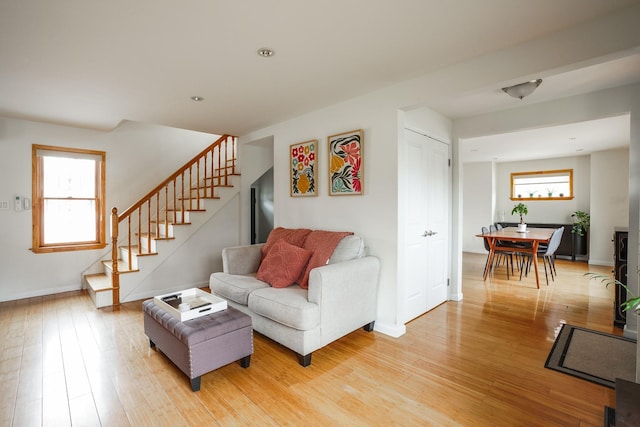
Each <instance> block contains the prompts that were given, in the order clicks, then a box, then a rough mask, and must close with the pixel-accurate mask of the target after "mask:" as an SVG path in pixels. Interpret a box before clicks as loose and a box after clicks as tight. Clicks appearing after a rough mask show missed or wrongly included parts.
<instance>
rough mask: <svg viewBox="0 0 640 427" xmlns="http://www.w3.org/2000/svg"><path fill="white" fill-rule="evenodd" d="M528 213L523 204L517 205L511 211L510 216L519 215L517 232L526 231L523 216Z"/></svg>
mask: <svg viewBox="0 0 640 427" xmlns="http://www.w3.org/2000/svg"><path fill="white" fill-rule="evenodd" d="M528 213H529V209H528V208H527V205H525V204H524V203H518V204H517V205H515V206H514V207H513V209H512V210H511V215H514V214H518V215H520V224H518V231H520V232H525V231H526V230H527V224H525V223H524V218H523V216H524V215H526V214H528Z"/></svg>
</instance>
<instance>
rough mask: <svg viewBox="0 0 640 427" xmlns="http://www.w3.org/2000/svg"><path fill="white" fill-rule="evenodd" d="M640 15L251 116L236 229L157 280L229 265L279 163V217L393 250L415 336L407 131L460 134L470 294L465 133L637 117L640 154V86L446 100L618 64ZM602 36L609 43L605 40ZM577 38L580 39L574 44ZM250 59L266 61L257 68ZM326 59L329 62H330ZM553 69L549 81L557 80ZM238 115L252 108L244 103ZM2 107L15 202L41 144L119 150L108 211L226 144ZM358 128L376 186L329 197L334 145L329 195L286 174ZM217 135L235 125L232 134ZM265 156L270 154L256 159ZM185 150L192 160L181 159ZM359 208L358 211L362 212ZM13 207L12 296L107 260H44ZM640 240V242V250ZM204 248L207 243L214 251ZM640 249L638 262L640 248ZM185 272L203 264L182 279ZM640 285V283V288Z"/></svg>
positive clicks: (59, 256)
mask: <svg viewBox="0 0 640 427" xmlns="http://www.w3.org/2000/svg"><path fill="white" fill-rule="evenodd" d="M3 15H4V16H8V15H7V14H3ZM639 16H640V9H639V8H638V6H637V5H635V6H632V7H630V8H629V9H626V10H618V11H616V13H613V14H612V15H607V16H603V17H597V16H596V17H594V18H593V22H591V21H586V22H582V23H572V25H571V27H568V28H560V29H558V31H557V32H550V33H549V34H547V35H546V36H545V38H544V39H541V40H532V41H524V40H522V41H520V43H518V45H517V46H503V47H502V48H501V49H500V50H498V51H494V52H487V53H486V54H485V55H480V56H476V57H475V58H469V59H468V60H466V61H464V62H463V63H458V64H447V66H446V67H443V68H441V69H438V70H432V71H430V72H429V73H428V74H426V75H419V76H411V77H412V79H411V80H404V81H402V82H398V83H395V84H393V85H388V86H385V87H380V88H376V89H375V90H371V91H367V92H362V93H358V94H356V93H349V94H345V96H344V98H343V99H340V100H336V101H335V102H332V103H329V104H326V105H322V106H318V107H317V108H315V109H309V110H302V109H301V110H300V114H294V115H291V116H287V117H283V118H282V119H280V120H276V121H270V122H266V123H263V124H257V123H255V122H252V123H253V127H252V128H240V127H239V125H238V123H239V122H242V119H237V120H236V121H234V122H233V126H236V127H237V129H242V132H238V135H239V137H240V144H241V153H240V157H241V160H240V161H241V172H242V174H243V176H242V180H241V183H240V194H241V196H238V198H237V199H235V200H234V201H232V202H231V203H230V204H229V205H227V206H228V208H225V210H224V214H223V216H224V221H223V222H221V223H220V224H223V225H212V226H211V227H212V228H211V229H208V230H207V233H208V234H209V235H215V236H217V237H219V238H220V240H216V242H215V243H214V244H211V239H209V238H206V237H201V238H200V239H199V240H198V241H193V242H192V243H193V246H185V252H183V253H182V254H181V256H179V257H176V259H175V260H174V262H173V263H172V264H168V265H167V269H166V271H170V272H173V274H158V275H156V276H154V277H153V281H154V282H155V285H157V289H159V290H160V289H161V290H164V289H168V288H171V287H176V286H182V287H185V286H191V285H197V284H201V283H203V282H204V281H205V280H206V278H207V277H208V274H209V273H210V272H211V271H214V270H217V269H219V268H220V264H219V263H220V261H219V252H220V250H221V248H222V247H225V246H229V245H231V244H235V243H240V242H248V240H249V235H248V233H249V232H248V230H247V229H246V227H244V226H243V225H244V224H248V222H249V219H248V215H249V214H248V211H247V209H246V207H247V204H248V203H249V202H248V198H247V197H244V195H246V194H247V192H248V188H249V186H250V183H251V182H252V179H255V178H256V177H258V176H260V175H261V174H262V172H264V170H266V169H267V168H268V167H269V166H270V165H268V164H266V163H272V165H273V167H274V170H275V175H274V184H275V194H274V206H275V223H276V224H278V225H281V224H286V225H287V226H291V227H297V226H310V227H317V228H326V229H335V230H344V229H347V230H350V231H353V232H356V233H358V234H360V235H362V236H363V237H364V239H365V242H367V245H368V250H369V252H370V253H371V254H374V255H375V256H377V257H379V258H380V259H381V262H382V266H383V267H382V272H381V278H380V299H379V300H380V302H379V308H378V311H379V318H378V321H377V322H376V324H377V327H378V328H379V329H378V331H379V332H384V333H386V334H387V335H390V336H398V337H399V336H402V335H403V333H405V331H406V325H405V324H404V322H403V321H401V320H400V319H402V304H401V300H402V298H403V296H404V291H405V284H404V283H402V282H401V281H399V280H398V277H399V275H400V272H399V269H400V267H399V265H400V262H399V261H398V246H399V245H400V243H399V241H400V239H401V237H400V236H399V235H398V234H399V233H398V231H397V230H398V227H399V223H401V222H402V217H401V216H400V215H399V213H398V212H399V211H400V210H401V209H402V208H401V206H402V204H403V200H398V197H397V194H398V192H399V186H400V184H399V183H400V182H401V177H402V171H403V170H404V166H405V165H404V164H403V163H402V156H401V154H400V150H401V147H402V138H401V137H399V132H400V130H401V129H404V128H405V127H407V126H409V127H414V128H419V129H421V130H423V131H425V132H427V133H428V134H430V135H432V136H434V137H439V138H441V139H443V140H446V141H449V142H450V143H451V147H452V206H451V213H452V218H453V219H452V227H451V229H452V230H451V256H450V260H451V261H450V262H451V265H450V279H451V286H450V289H449V294H448V299H449V300H451V301H460V300H463V294H464V280H463V275H462V257H463V254H462V246H461V240H462V238H463V237H462V234H463V228H462V225H461V224H462V218H463V216H464V207H462V205H461V202H460V197H461V195H460V181H461V177H462V176H463V169H462V166H461V165H460V163H459V161H458V160H459V153H458V152H457V150H458V140H459V139H460V138H469V137H474V136H479V135H484V134H487V133H489V132H496V131H509V130H515V129H522V128H528V127H539V126H545V125H550V124H556V123H557V122H558V120H561V121H562V122H577V121H584V120H591V119H596V118H601V117H605V116H610V115H619V114H630V117H631V124H630V127H631V131H630V133H631V142H630V147H629V158H630V159H637V158H639V157H638V151H639V150H640V145H639V144H640V142H639V138H638V132H639V131H638V129H639V126H638V117H637V116H638V111H640V106H639V104H638V102H639V101H638V100H639V99H640V96H639V94H640V87H639V86H638V83H637V81H636V82H629V83H628V84H625V85H623V86H619V87H613V88H599V89H598V90H597V91H595V92H592V93H586V94H576V95H567V96H563V97H561V98H560V99H553V98H549V99H546V100H543V99H536V98H535V96H536V94H534V95H531V97H530V98H529V99H527V98H525V99H524V100H523V101H520V100H513V99H508V100H507V101H505V102H509V104H508V106H504V105H503V106H502V107H501V108H502V109H497V110H496V111H486V112H484V113H474V114H471V115H469V116H461V117H456V118H453V117H447V116H446V115H445V114H443V113H440V112H438V110H437V109H436V107H435V106H437V105H438V103H439V102H440V103H444V102H445V101H446V100H449V99H455V98H456V97H461V96H462V95H464V94H468V93H475V92H479V91H482V92H492V93H495V96H496V97H499V96H504V97H506V95H505V94H501V93H500V91H499V89H500V87H502V86H503V85H505V84H514V83H517V82H519V81H521V79H529V78H534V77H538V74H541V75H543V74H545V73H547V74H548V75H552V73H553V71H554V70H558V69H562V68H572V67H575V68H578V66H579V65H585V64H587V63H592V62H606V60H609V59H612V58H611V57H612V56H619V55H620V56H621V55H631V54H633V53H634V52H637V48H638V46H639V45H640V41H639V40H638V37H639V36H638V35H637V34H636V33H637V31H636V30H635V22H637V19H635V18H639ZM574 24H575V25H574ZM614 35H615V36H614ZM576 40H579V42H577V41H576ZM583 40H584V42H583ZM594 40H598V41H599V42H600V43H594V42H593V41H594ZM567 46H571V49H568V48H567ZM279 56H284V55H281V53H280V52H277V53H276V55H275V56H274V57H273V58H268V59H274V60H277V59H278V57H279ZM497 61H500V62H499V64H500V66H495V64H497V63H498V62H497ZM3 62H4V61H3ZM492 64H493V65H492ZM250 65H251V66H252V67H256V66H262V64H261V65H255V64H253V63H251V64H250ZM318 66H319V67H321V66H322V64H319V65H318ZM265 73H266V71H265ZM543 77H545V78H546V75H543ZM8 84H10V83H9V82H8V81H5V80H4V77H3V89H4V87H5V85H8ZM543 84H544V83H543ZM543 89H544V87H541V88H540V89H539V90H540V92H539V94H543V93H544V92H543ZM189 90H192V89H191V88H189ZM189 95H191V93H189ZM298 96H301V95H298ZM554 96H555V95H554ZM212 97H213V95H212ZM268 99H274V98H273V97H272V98H268ZM158 104H160V102H158ZM180 108H182V109H185V110H189V111H191V114H192V115H194V116H199V115H200V114H202V113H200V112H198V110H195V108H197V107H195V106H193V105H189V106H181V107H180ZM261 108H263V109H268V108H270V105H264V103H263V104H261ZM237 110H242V108H240V107H238V108H237ZM560 113H562V114H560ZM0 114H1V115H2V116H3V117H4V118H2V119H1V121H0V128H1V129H2V130H3V131H2V133H1V136H0V146H1V147H2V152H3V156H2V159H1V160H0V165H1V166H2V167H1V168H0V176H2V179H1V180H0V199H1V200H12V198H13V196H14V195H15V194H20V195H25V196H29V195H30V194H31V173H30V171H31V156H30V150H31V144H34V143H38V144H51V145H71V146H76V147H91V148H94V149H105V150H107V151H108V159H107V165H108V167H109V168H110V169H109V170H108V171H107V176H108V179H109V180H111V181H109V188H108V190H107V191H108V193H107V202H108V207H111V206H119V207H120V206H121V207H123V208H126V207H127V206H128V205H129V204H131V203H132V202H133V201H135V200H136V199H137V198H138V197H140V195H141V194H144V192H145V191H146V190H147V189H148V188H150V187H153V186H154V185H155V184H156V183H157V182H159V181H160V180H161V179H163V178H164V177H166V176H167V175H168V174H169V173H171V172H172V171H173V170H175V168H176V167H177V166H179V165H180V164H182V163H183V162H184V161H185V160H187V159H188V158H190V157H191V156H193V155H194V154H195V153H197V152H198V151H199V150H200V149H201V148H202V147H204V146H206V144H207V143H210V142H211V141H212V140H213V139H214V138H213V137H211V135H213V134H214V133H215V132H214V130H213V129H206V130H205V129H200V128H196V127H195V126H193V127H189V129H199V131H182V130H176V129H175V128H173V127H164V126H159V125H152V124H145V123H158V122H160V120H159V119H156V121H152V120H143V119H144V118H145V117H140V118H139V117H131V116H125V117H128V118H130V119H131V121H125V122H123V123H122V124H120V125H119V126H107V129H108V130H106V131H105V130H95V128H94V129H86V128H84V127H81V126H77V125H75V126H74V125H69V124H68V122H65V121H63V120H59V121H58V124H52V123H51V122H54V121H55V120H54V119H53V118H49V119H45V118H42V117H40V116H39V115H38V114H37V112H31V113H29V112H23V111H18V112H16V111H11V110H9V109H8V108H7V107H4V106H3V108H2V110H0ZM123 114H124V113H123ZM559 117H561V118H560V119H559ZM121 119H122V116H121ZM134 120H136V121H134ZM170 121H171V120H167V121H166V122H162V123H168V122H170ZM185 123H186V122H185ZM168 126H169V125H168ZM220 126H224V125H223V124H221V125H220ZM177 127H180V126H177ZM356 128H361V129H363V130H364V147H365V148H364V152H365V166H364V168H365V173H364V176H365V191H364V195H363V196H359V197H329V196H328V195H327V187H326V179H325V178H326V169H325V168H326V163H327V162H326V152H325V151H322V152H321V164H320V168H321V171H320V173H321V175H320V179H319V182H320V196H319V197H316V198H305V199H293V198H291V197H290V194H289V190H288V187H289V176H288V175H287V173H286V172H285V171H286V169H287V168H286V167H285V163H286V161H287V159H286V155H285V154H284V153H286V152H287V150H288V147H289V146H290V144H293V143H296V142H300V141H306V140H309V139H318V140H319V141H321V147H322V150H324V145H325V144H324V142H325V138H326V137H327V136H328V135H333V134H335V133H338V132H342V131H348V130H351V129H356ZM234 130H235V128H233V127H232V128H231V129H228V131H230V132H232V131H234ZM215 131H218V132H223V131H227V129H215ZM167 132H168V133H170V135H169V136H167V135H166V133H167ZM159 135H162V138H158V137H157V136H159ZM132 150H133V151H132ZM265 152H266V153H272V157H271V158H266V159H265V158H264V157H261V156H260V155H261V154H263V153H265ZM168 153H171V154H168ZM255 153H260V155H258V156H253V154H255ZM165 156H166V157H165ZM178 159H179V161H176V160H178ZM169 160H171V161H169ZM174 161H175V164H174ZM256 165H257V166H256ZM254 166H255V167H254ZM262 168H264V169H262ZM261 169H262V170H261ZM140 171H144V173H141V172H140ZM323 173H324V174H323ZM639 176H640V167H639V166H638V165H637V164H635V163H631V164H630V166H629V177H630V187H629V195H628V198H629V205H630V208H629V221H630V224H629V229H630V235H633V232H634V231H635V235H636V237H635V239H637V231H638V222H639V221H638V219H639V218H638V216H639V213H638V197H639V196H638V194H639V192H638V187H637V185H639V184H638V182H640V179H639V178H638V177H639ZM345 212H348V215H347V214H345ZM0 214H2V215H3V219H4V223H5V226H4V227H3V232H2V233H3V241H4V242H5V244H4V245H2V248H1V249H0V259H2V260H3V261H2V269H1V271H2V273H1V275H0V300H2V301H9V300H16V299H22V298H30V297H39V296H43V295H49V294H54V293H60V292H66V291H70V290H76V289H79V288H80V286H81V278H80V277H81V273H82V271H83V269H84V268H86V266H87V265H88V264H90V263H92V262H94V261H95V260H97V259H99V258H100V255H101V254H99V253H92V252H89V253H81V254H79V253H56V254H47V255H35V254H33V253H31V252H30V251H29V248H30V244H31V229H32V228H31V216H30V212H28V211H23V212H14V211H13V210H8V211H2V212H0ZM229 224H231V226H230V225H229ZM631 242H632V243H633V242H634V241H633V240H632V241H631ZM637 246H638V245H637V240H635V248H636V249H635V250H637ZM633 247H634V245H632V248H633ZM203 248H204V249H205V251H200V249H203ZM189 251H191V252H197V253H198V257H197V258H195V259H194V258H190V257H188V256H186V253H187V252H189ZM633 254H634V253H632V255H633ZM635 255H636V258H637V253H635ZM178 268H180V269H183V271H189V273H188V274H187V275H183V274H178V273H177V272H176V271H177V269H178ZM635 286H636V288H635V289H636V291H637V283H636V284H635Z"/></svg>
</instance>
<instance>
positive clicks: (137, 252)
mask: <svg viewBox="0 0 640 427" xmlns="http://www.w3.org/2000/svg"><path fill="white" fill-rule="evenodd" d="M120 249H122V250H125V251H128V250H129V247H128V246H120ZM131 253H132V254H134V255H136V256H147V255H158V252H143V253H140V248H139V247H137V246H131Z"/></svg>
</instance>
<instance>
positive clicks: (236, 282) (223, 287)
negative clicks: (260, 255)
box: [209, 273, 269, 305]
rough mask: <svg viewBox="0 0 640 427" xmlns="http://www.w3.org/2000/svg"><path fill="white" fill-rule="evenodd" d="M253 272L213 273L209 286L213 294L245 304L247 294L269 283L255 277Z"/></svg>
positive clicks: (265, 286) (266, 286) (267, 285)
mask: <svg viewBox="0 0 640 427" xmlns="http://www.w3.org/2000/svg"><path fill="white" fill-rule="evenodd" d="M255 276H256V275H255V274H247V275H241V274H227V273H213V274H212V275H211V277H210V278H209V288H211V292H213V293H214V294H216V295H218V296H220V297H222V298H224V299H227V300H230V301H233V302H236V303H238V304H242V305H247V300H248V298H249V294H250V293H251V292H253V291H255V290H256V289H261V288H268V287H269V284H268V283H265V282H262V281H260V280H258V279H256V277H255Z"/></svg>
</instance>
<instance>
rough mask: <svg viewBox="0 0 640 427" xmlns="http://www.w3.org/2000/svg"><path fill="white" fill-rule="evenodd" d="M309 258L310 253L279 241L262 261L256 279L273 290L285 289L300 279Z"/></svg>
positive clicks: (282, 240) (281, 240)
mask: <svg viewBox="0 0 640 427" xmlns="http://www.w3.org/2000/svg"><path fill="white" fill-rule="evenodd" d="M310 257H311V252H310V251H308V250H306V249H303V248H299V247H297V246H294V245H292V244H290V243H287V242H286V241H285V240H284V239H280V240H278V241H277V242H275V243H274V244H273V245H272V246H271V249H269V252H268V253H267V254H266V256H265V257H264V258H263V259H262V262H261V263H260V267H259V268H258V273H257V274H256V278H257V279H258V280H262V281H263V282H267V283H268V284H270V285H271V286H273V287H274V288H286V287H287V286H291V285H293V284H294V283H295V282H296V279H297V278H298V277H300V273H302V271H303V270H304V268H305V267H306V265H307V262H308V261H309V258H310Z"/></svg>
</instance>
